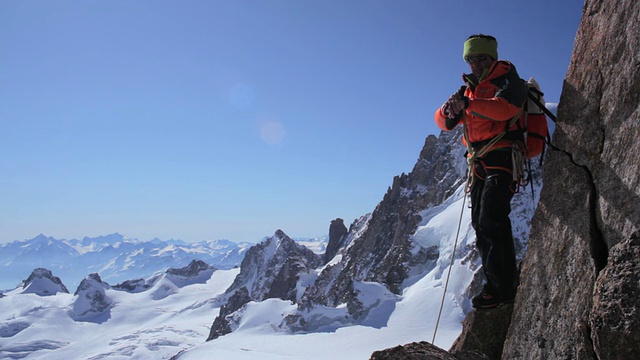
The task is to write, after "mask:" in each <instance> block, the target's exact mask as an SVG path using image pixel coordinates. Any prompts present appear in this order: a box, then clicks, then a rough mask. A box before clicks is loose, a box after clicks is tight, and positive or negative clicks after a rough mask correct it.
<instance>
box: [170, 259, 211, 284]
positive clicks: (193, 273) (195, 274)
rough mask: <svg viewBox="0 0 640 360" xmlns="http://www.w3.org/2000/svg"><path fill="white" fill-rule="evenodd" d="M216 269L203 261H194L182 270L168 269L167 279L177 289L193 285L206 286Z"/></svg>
mask: <svg viewBox="0 0 640 360" xmlns="http://www.w3.org/2000/svg"><path fill="white" fill-rule="evenodd" d="M215 270H216V269H215V268H214V267H213V266H211V265H209V264H207V263H205V262H204V261H202V260H193V261H191V263H189V265H187V266H185V267H183V268H180V269H173V268H171V269H168V270H167V273H166V278H167V279H168V280H169V281H171V282H172V283H173V284H174V285H176V286H177V287H184V286H187V285H191V284H204V283H206V282H207V280H209V279H210V278H211V275H212V274H213V272H214V271H215Z"/></svg>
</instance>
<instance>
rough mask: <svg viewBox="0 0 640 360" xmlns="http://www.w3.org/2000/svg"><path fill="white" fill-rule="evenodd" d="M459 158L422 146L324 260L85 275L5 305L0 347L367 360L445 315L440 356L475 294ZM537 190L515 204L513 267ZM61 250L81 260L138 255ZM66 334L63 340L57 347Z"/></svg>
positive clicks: (285, 256)
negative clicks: (409, 167)
mask: <svg viewBox="0 0 640 360" xmlns="http://www.w3.org/2000/svg"><path fill="white" fill-rule="evenodd" d="M463 154H464V149H463V148H462V147H461V146H460V144H459V134H456V133H455V132H453V133H444V134H442V135H441V136H440V137H439V138H436V137H435V136H430V137H428V138H427V141H426V142H425V146H424V148H423V150H422V152H421V153H420V156H419V159H418V161H417V163H416V166H415V167H414V169H413V171H412V172H411V173H409V174H402V175H401V176H398V177H396V178H395V179H394V181H393V185H392V186H391V187H390V188H389V190H388V191H387V193H386V194H385V195H384V197H383V199H382V201H381V202H380V204H379V205H378V206H377V207H376V209H374V211H373V212H372V213H370V214H366V215H364V216H362V217H361V218H359V219H357V220H356V221H355V222H354V223H353V224H351V226H350V228H349V229H348V230H346V227H344V224H342V225H341V221H338V220H339V219H336V220H335V221H333V222H332V228H333V231H330V236H329V239H328V243H326V246H325V245H322V248H326V249H330V250H331V251H330V253H331V255H332V256H331V255H329V256H320V254H317V253H315V254H314V253H313V252H312V251H310V250H308V249H306V248H305V247H303V246H301V245H300V244H296V243H294V241H293V240H291V239H290V238H289V237H288V236H287V235H286V234H285V233H284V231H280V230H278V231H277V232H276V233H275V234H274V235H273V236H272V237H267V238H265V239H264V240H263V241H262V242H261V243H259V244H256V245H254V246H253V247H251V248H250V249H248V250H247V251H246V253H244V254H245V255H246V256H245V257H244V259H243V261H242V264H241V266H240V268H234V269H226V270H225V269H222V270H214V269H213V268H209V267H207V266H203V265H202V264H200V263H191V264H190V265H189V266H188V267H186V268H183V269H182V270H180V271H166V272H164V273H163V274H157V275H154V276H150V277H144V278H138V277H132V278H131V280H129V281H125V282H122V283H121V284H118V285H114V286H109V285H108V284H106V283H105V282H104V281H103V280H100V281H98V278H97V277H96V276H93V275H90V276H89V277H87V278H86V279H85V281H86V282H87V284H84V282H83V284H84V286H80V287H79V289H83V290H78V291H77V292H76V295H70V294H66V293H57V294H56V295H53V296H38V295H36V294H23V293H21V292H20V291H18V290H14V291H9V292H6V293H5V294H4V297H2V298H0V348H1V349H3V350H2V351H4V352H5V353H6V354H11V356H13V357H23V356H24V357H26V358H41V357H45V356H47V355H52V356H55V357H56V358H123V357H135V358H169V357H172V356H173V358H174V359H178V358H179V359H180V360H184V359H203V358H211V357H215V358H221V359H223V358H234V359H267V360H269V359H283V358H288V359H289V358H290V359H327V358H332V359H367V358H368V357H369V356H370V354H371V353H372V352H373V351H375V350H380V349H384V348H388V347H393V346H396V345H398V344H405V343H410V342H414V341H425V340H427V341H429V340H431V337H432V336H434V335H435V333H434V332H435V328H436V319H437V318H438V313H439V309H440V305H441V302H442V318H441V320H440V322H439V324H438V333H437V337H436V339H435V344H436V345H438V346H440V347H442V348H448V347H449V346H450V345H451V344H452V343H453V341H454V340H455V338H456V337H457V336H458V334H459V333H460V331H461V328H462V326H461V322H462V320H463V319H464V317H465V315H466V314H467V313H468V312H469V311H470V309H471V306H470V301H469V297H470V296H472V295H473V294H474V292H475V291H476V290H477V288H478V287H479V286H480V284H481V278H480V276H479V275H478V274H479V272H478V269H479V267H480V261H479V256H478V252H477V250H476V249H475V244H474V241H475V239H474V237H475V236H474V233H473V230H472V228H471V224H470V215H469V209H468V203H467V202H466V199H465V196H466V194H465V191H464V189H465V183H464V169H465V167H464V166H465V165H464V156H463ZM540 185H541V184H540V183H539V181H536V182H534V187H533V193H531V192H530V191H529V189H528V188H527V189H526V191H522V192H521V193H520V194H517V196H516V197H515V198H514V201H513V209H514V210H513V214H512V220H513V223H514V233H515V234H514V235H515V237H516V242H517V244H518V245H517V248H518V250H519V255H520V256H521V255H522V253H523V251H524V249H526V239H527V238H528V231H529V227H530V225H529V224H530V219H531V216H532V214H533V211H534V209H535V204H536V201H537V197H538V194H539V190H540ZM523 190H524V189H523ZM532 194H533V195H532ZM49 241H51V242H52V243H55V242H54V241H53V240H47V243H48V242H49ZM307 242H308V243H311V244H314V243H315V244H316V245H317V244H318V243H322V241H320V240H318V241H313V240H307ZM40 243H44V240H43V239H40ZM78 243H80V245H78ZM62 244H66V245H68V246H69V247H70V248H72V249H74V250H75V251H77V252H78V254H80V255H76V256H82V254H91V253H96V252H100V251H103V250H104V249H108V251H111V252H114V250H115V249H119V248H120V247H131V246H134V245H136V244H134V243H128V242H124V241H123V242H117V241H116V242H115V243H114V242H111V243H110V242H109V241H104V242H103V243H99V244H96V242H92V241H80V242H77V243H76V242H67V241H62ZM58 245H59V247H62V248H64V247H63V246H62V245H61V244H58ZM152 245H153V244H147V245H146V246H149V247H151V246H152ZM183 246H184V245H181V244H170V245H165V246H164V247H162V248H161V249H157V248H154V249H155V250H153V251H151V250H149V249H148V248H145V247H144V246H143V247H142V248H141V249H140V250H138V252H137V253H136V254H135V255H127V256H126V259H134V260H143V259H148V258H149V257H148V256H146V257H145V256H142V257H138V258H136V256H141V255H148V254H150V253H153V254H164V253H169V254H173V253H176V252H179V251H184V252H187V251H185V249H184V248H183ZM191 251H192V252H195V251H193V250H191ZM129 254H131V252H129ZM121 256H123V257H124V255H121ZM134 263H135V262H134ZM104 268H105V269H110V267H108V266H107V267H104ZM121 268H124V267H121ZM125 269H126V268H125ZM54 273H55V272H54ZM196 273H197V274H198V275H197V276H195V277H193V274H196ZM187 274H190V275H187ZM185 276H186V278H185ZM100 277H101V278H102V279H104V277H103V276H102V273H100ZM196 279H197V280H196ZM445 284H446V286H447V290H446V293H444V291H443V290H444V288H445ZM44 314H46V316H44ZM63 328H64V329H69V330H66V331H65V332H64V334H60V333H61V332H63V331H62V330H61V329H63ZM95 333H99V335H94V334H95ZM207 339H209V340H210V341H205V340H207ZM329 351H330V353H328V352H329Z"/></svg>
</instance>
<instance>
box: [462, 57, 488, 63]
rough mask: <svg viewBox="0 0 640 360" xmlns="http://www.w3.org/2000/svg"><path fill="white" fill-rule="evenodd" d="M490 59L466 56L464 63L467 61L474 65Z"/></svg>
mask: <svg viewBox="0 0 640 360" xmlns="http://www.w3.org/2000/svg"><path fill="white" fill-rule="evenodd" d="M488 58H489V56H487V55H471V56H465V57H464V61H466V62H467V63H468V64H471V63H474V64H477V63H480V62H483V61H486V60H487V59H488Z"/></svg>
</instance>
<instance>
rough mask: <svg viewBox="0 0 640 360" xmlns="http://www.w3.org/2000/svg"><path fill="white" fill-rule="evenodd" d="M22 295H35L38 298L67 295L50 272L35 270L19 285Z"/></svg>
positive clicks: (60, 281) (60, 283)
mask: <svg viewBox="0 0 640 360" xmlns="http://www.w3.org/2000/svg"><path fill="white" fill-rule="evenodd" d="M21 286H22V289H23V290H22V293H23V294H37V295H40V296H49V295H55V294H57V293H59V292H61V293H67V294H68V293H69V290H67V288H66V286H64V284H63V283H62V280H60V278H59V277H57V276H54V275H53V274H52V273H51V270H48V269H43V268H37V269H35V270H33V272H32V273H31V275H29V277H28V278H27V280H24V281H23V282H22V284H21Z"/></svg>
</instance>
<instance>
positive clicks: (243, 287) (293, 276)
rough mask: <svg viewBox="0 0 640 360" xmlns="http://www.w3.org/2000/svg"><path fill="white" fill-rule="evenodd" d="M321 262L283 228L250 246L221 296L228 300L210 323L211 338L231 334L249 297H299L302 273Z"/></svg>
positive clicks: (307, 271) (253, 298) (261, 298)
mask: <svg viewBox="0 0 640 360" xmlns="http://www.w3.org/2000/svg"><path fill="white" fill-rule="evenodd" d="M321 264H322V259H321V257H320V256H319V255H317V254H315V253H314V252H313V251H311V250H309V249H308V248H306V247H304V246H302V245H299V244H297V243H296V242H295V241H294V240H292V239H291V238H290V237H289V236H287V234H285V233H284V232H283V231H282V230H277V231H276V232H275V234H274V235H273V236H272V237H270V238H267V239H266V240H264V241H263V242H261V243H259V244H256V245H255V246H253V247H251V248H250V249H249V250H248V251H247V253H246V255H245V257H244V259H243V260H242V264H241V265H240V273H239V274H238V275H237V276H236V278H235V280H234V281H233V284H231V286H230V287H229V289H227V290H226V292H225V294H224V295H223V296H222V298H221V299H220V300H221V301H223V302H225V305H223V306H222V307H221V308H220V313H219V315H218V317H216V319H215V320H214V322H213V325H212V326H211V332H210V334H209V338H208V340H212V339H216V338H218V337H219V336H222V335H225V334H228V333H229V332H231V331H232V330H233V328H234V326H236V325H237V323H238V322H239V320H240V318H241V314H239V313H236V312H238V310H240V309H241V308H242V307H243V306H244V305H245V304H247V303H248V302H249V301H262V300H265V299H268V298H279V299H282V300H291V301H296V300H297V298H298V297H299V295H301V294H298V281H299V280H300V276H301V275H303V274H307V273H309V272H310V271H312V270H313V269H315V268H317V267H318V266H320V265H321Z"/></svg>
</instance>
